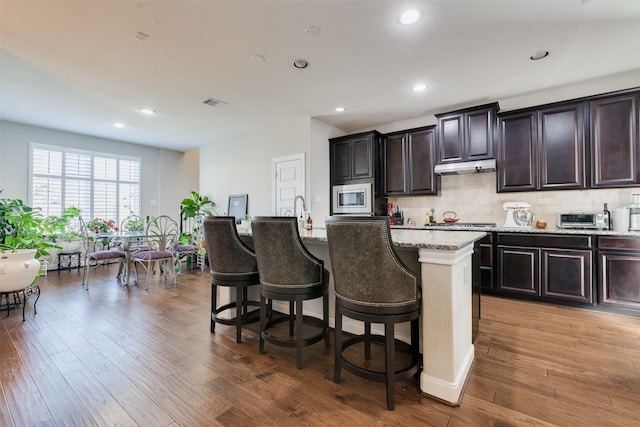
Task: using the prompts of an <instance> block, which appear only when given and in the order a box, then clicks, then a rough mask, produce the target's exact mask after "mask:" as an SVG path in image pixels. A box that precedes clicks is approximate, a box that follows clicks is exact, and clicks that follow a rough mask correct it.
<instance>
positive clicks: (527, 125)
mask: <svg viewBox="0 0 640 427" xmlns="http://www.w3.org/2000/svg"><path fill="white" fill-rule="evenodd" d="M498 126H499V138H498V141H499V142H498V145H499V149H498V173H497V178H498V192H505V191H534V190H536V189H537V187H538V161H537V155H538V154H537V153H538V150H537V146H538V142H537V141H538V117H537V113H536V112H535V111H527V112H520V113H514V114H504V115H502V116H501V117H500V119H499V125H498Z"/></svg>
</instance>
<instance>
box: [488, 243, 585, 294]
mask: <svg viewBox="0 0 640 427" xmlns="http://www.w3.org/2000/svg"><path fill="white" fill-rule="evenodd" d="M591 242H592V236H565V235H549V234H518V233H498V234H497V256H498V259H497V265H498V286H497V290H498V292H499V293H503V294H507V295H521V296H527V297H531V298H534V299H539V300H541V301H547V300H548V301H553V300H560V301H570V302H576V303H587V304H592V303H593V292H592V289H593V263H592V259H593V251H592V243H591Z"/></svg>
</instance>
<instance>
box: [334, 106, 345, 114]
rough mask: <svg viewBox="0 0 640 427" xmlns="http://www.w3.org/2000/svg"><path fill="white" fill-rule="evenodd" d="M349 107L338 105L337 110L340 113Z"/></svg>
mask: <svg viewBox="0 0 640 427" xmlns="http://www.w3.org/2000/svg"><path fill="white" fill-rule="evenodd" d="M346 110H347V109H346V108H344V107H336V112H338V113H344V112H345V111H346Z"/></svg>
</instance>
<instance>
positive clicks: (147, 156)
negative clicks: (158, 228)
mask: <svg viewBox="0 0 640 427" xmlns="http://www.w3.org/2000/svg"><path fill="white" fill-rule="evenodd" d="M30 142H36V143H39V144H49V145H56V146H63V147H71V148H77V149H82V150H90V151H97V152H103V153H110V154H124V155H129V156H135V157H140V158H141V159H142V182H141V214H142V215H143V216H146V215H154V216H157V215H161V214H168V215H171V216H172V217H174V218H176V220H177V219H178V216H177V214H178V210H179V205H180V201H181V200H182V199H183V198H185V197H187V196H188V195H189V192H190V191H191V190H197V189H198V177H197V174H198V173H197V171H198V167H199V158H198V152H197V151H194V152H190V153H181V152H178V151H171V150H164V149H159V148H154V147H147V146H143V145H138V144H130V143H127V142H122V141H115V140H110V139H103V138H96V137H92V136H87V135H81V134H75V133H69V132H63V131H58V130H53V129H47V128H42V127H37V126H30V125H23V124H19V123H13V122H7V121H0V189H3V192H2V193H1V194H0V197H6V198H20V199H23V200H25V202H26V201H27V200H28V199H29V194H28V189H29V182H28V179H29V143H30Z"/></svg>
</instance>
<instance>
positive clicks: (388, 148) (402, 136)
mask: <svg viewBox="0 0 640 427" xmlns="http://www.w3.org/2000/svg"><path fill="white" fill-rule="evenodd" d="M434 128H435V127H434V126H429V127H426V128H418V129H412V130H408V131H402V132H394V133H391V134H387V135H384V136H383V138H382V182H383V191H384V195H385V196H408V195H418V194H437V192H438V181H437V177H436V176H435V174H434V172H433V168H434V159H435V152H436V148H435V129H434Z"/></svg>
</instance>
